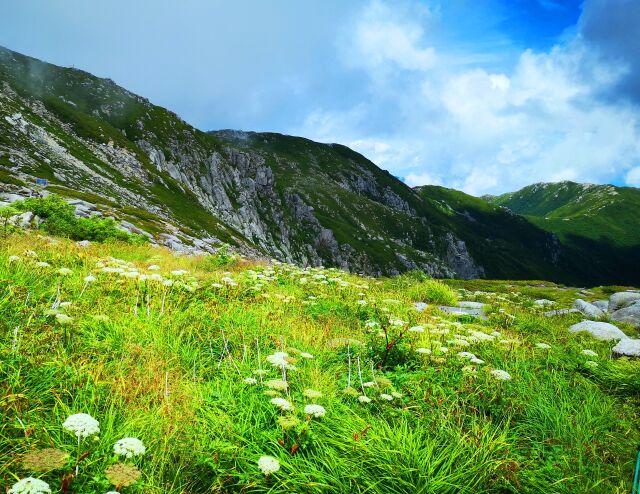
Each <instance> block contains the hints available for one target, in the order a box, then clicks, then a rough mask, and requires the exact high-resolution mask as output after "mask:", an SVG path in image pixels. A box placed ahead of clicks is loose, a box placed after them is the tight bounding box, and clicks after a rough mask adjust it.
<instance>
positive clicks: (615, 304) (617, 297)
mask: <svg viewBox="0 0 640 494" xmlns="http://www.w3.org/2000/svg"><path fill="white" fill-rule="evenodd" d="M636 300H640V293H639V292H618V293H614V294H613V295H611V297H609V312H615V311H617V310H618V309H624V308H625V307H629V306H630V305H631V304H632V303H634V302H635V301H636Z"/></svg>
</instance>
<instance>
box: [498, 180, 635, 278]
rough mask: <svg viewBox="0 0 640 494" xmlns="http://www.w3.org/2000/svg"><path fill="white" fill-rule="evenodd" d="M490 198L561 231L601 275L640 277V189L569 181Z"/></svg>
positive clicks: (544, 226)
mask: <svg viewBox="0 0 640 494" xmlns="http://www.w3.org/2000/svg"><path fill="white" fill-rule="evenodd" d="M488 200H489V202H491V203H492V204H495V205H499V206H503V207H505V208H508V209H509V210H511V211H513V212H514V213H517V214H520V215H522V216H523V217H524V218H526V219H527V220H528V221H530V222H532V223H534V224H535V225H537V226H539V227H540V228H542V229H544V230H546V231H549V232H552V233H553V234H554V235H557V237H558V238H559V239H560V240H561V242H562V243H563V245H565V246H567V247H568V248H569V249H570V250H571V251H572V252H574V253H575V255H576V256H578V257H579V258H581V259H582V260H583V262H585V263H590V264H591V270H592V272H593V273H594V275H595V276H600V277H602V276H604V275H605V273H608V272H617V273H620V275H621V276H623V277H625V276H626V278H627V279H636V280H637V279H638V278H639V277H640V189H637V188H633V187H616V186H614V185H594V184H578V183H575V182H568V181H566V182H559V183H539V184H533V185H530V186H528V187H525V188H523V189H521V190H519V191H517V192H512V193H508V194H503V195H500V196H496V197H492V198H489V199H488ZM625 273H626V274H625Z"/></svg>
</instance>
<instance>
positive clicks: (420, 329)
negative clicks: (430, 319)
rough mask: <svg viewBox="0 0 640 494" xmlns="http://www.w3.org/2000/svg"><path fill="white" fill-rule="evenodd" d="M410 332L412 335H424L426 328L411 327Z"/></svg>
mask: <svg viewBox="0 0 640 494" xmlns="http://www.w3.org/2000/svg"><path fill="white" fill-rule="evenodd" d="M409 331H410V332H412V333H424V326H411V327H410V328H409Z"/></svg>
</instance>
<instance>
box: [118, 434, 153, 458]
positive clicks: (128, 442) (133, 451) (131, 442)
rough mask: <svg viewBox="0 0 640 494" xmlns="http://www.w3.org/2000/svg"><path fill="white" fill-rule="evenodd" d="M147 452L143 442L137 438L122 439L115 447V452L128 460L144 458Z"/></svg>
mask: <svg viewBox="0 0 640 494" xmlns="http://www.w3.org/2000/svg"><path fill="white" fill-rule="evenodd" d="M146 450H147V449H146V448H145V447H144V444H142V441H140V439H138V438H135V437H125V438H122V439H120V440H119V441H118V442H117V443H115V444H114V445H113V452H114V453H115V454H117V455H120V456H124V457H126V458H131V457H133V456H142V455H143V454H144V453H145V451H146Z"/></svg>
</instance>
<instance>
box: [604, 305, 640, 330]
mask: <svg viewBox="0 0 640 494" xmlns="http://www.w3.org/2000/svg"><path fill="white" fill-rule="evenodd" d="M611 319H613V320H614V321H621V322H626V323H629V324H632V325H633V326H635V327H636V328H640V300H637V301H636V302H635V303H633V304H631V305H629V306H628V307H625V308H624V309H620V310H617V311H615V312H614V313H613V314H611Z"/></svg>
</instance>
